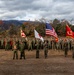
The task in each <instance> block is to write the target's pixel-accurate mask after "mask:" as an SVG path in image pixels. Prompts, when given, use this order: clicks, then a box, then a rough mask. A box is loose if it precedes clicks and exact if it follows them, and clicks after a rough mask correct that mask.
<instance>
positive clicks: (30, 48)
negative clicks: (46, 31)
mask: <svg viewBox="0 0 74 75" xmlns="http://www.w3.org/2000/svg"><path fill="white" fill-rule="evenodd" d="M29 50H32V41H31V40H29V41H28V51H29Z"/></svg>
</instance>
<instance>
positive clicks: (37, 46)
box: [35, 39, 39, 58]
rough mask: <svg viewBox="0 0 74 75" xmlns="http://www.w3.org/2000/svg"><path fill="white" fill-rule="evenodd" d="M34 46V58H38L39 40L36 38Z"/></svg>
mask: <svg viewBox="0 0 74 75" xmlns="http://www.w3.org/2000/svg"><path fill="white" fill-rule="evenodd" d="M35 46H36V58H39V42H38V39H37V41H36V44H35Z"/></svg>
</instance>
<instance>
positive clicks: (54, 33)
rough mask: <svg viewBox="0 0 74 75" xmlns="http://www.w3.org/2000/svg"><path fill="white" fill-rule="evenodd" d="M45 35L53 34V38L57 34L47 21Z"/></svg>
mask: <svg viewBox="0 0 74 75" xmlns="http://www.w3.org/2000/svg"><path fill="white" fill-rule="evenodd" d="M46 35H48V36H54V37H55V38H57V34H56V32H55V30H54V28H53V27H52V26H51V25H50V24H49V23H46Z"/></svg>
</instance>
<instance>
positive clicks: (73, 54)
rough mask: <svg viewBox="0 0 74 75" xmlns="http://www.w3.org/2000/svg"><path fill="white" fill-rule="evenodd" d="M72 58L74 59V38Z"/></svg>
mask: <svg viewBox="0 0 74 75" xmlns="http://www.w3.org/2000/svg"><path fill="white" fill-rule="evenodd" d="M72 58H73V59H74V40H73V41H72Z"/></svg>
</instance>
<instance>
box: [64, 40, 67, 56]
mask: <svg viewBox="0 0 74 75" xmlns="http://www.w3.org/2000/svg"><path fill="white" fill-rule="evenodd" d="M64 50H65V57H66V56H67V54H68V42H67V39H65V40H64Z"/></svg>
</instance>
